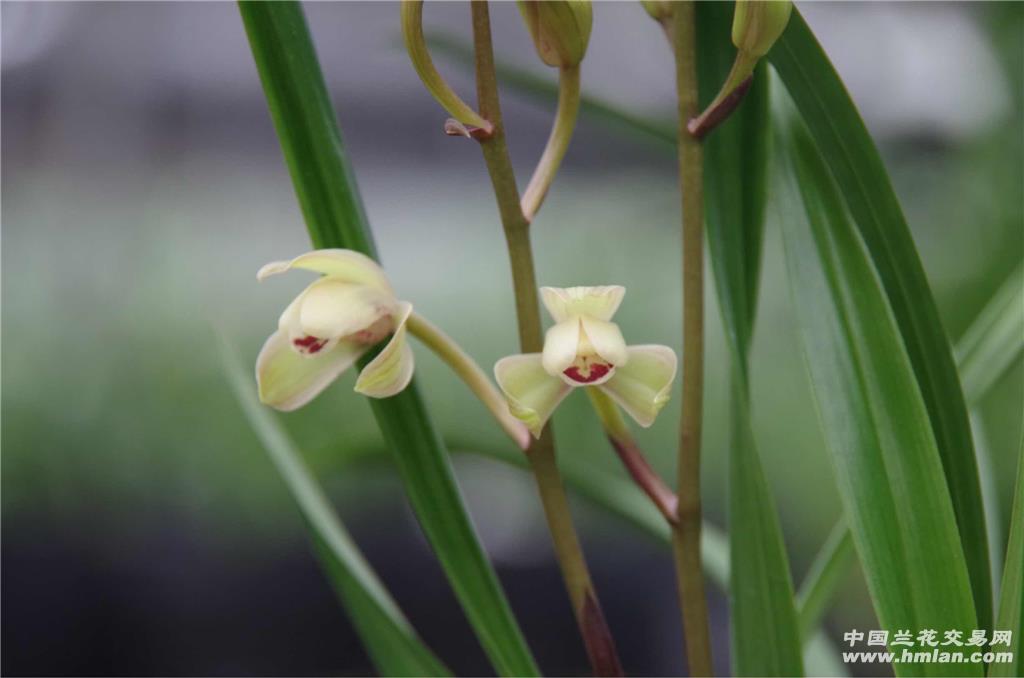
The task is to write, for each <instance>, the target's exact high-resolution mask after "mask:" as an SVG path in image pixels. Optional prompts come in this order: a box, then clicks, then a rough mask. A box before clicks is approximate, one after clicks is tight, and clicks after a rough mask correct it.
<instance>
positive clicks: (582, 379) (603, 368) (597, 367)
mask: <svg viewBox="0 0 1024 678" xmlns="http://www.w3.org/2000/svg"><path fill="white" fill-rule="evenodd" d="M613 367H614V365H602V364H601V363H595V364H593V365H591V366H590V374H588V375H587V376H583V375H582V374H580V369H579V368H578V367H576V366H575V365H573V366H572V367H570V368H569V369H567V370H565V372H563V374H564V375H565V376H567V377H569V378H570V379H572V380H573V381H578V382H579V383H581V384H590V383H593V382H595V381H597V380H598V379H600V378H601V377H603V376H605V375H606V374H608V372H610V371H611V369H612V368H613Z"/></svg>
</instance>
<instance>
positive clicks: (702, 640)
mask: <svg viewBox="0 0 1024 678" xmlns="http://www.w3.org/2000/svg"><path fill="white" fill-rule="evenodd" d="M667 33H668V34H670V35H671V36H672V38H673V39H674V42H673V47H674V50H673V51H674V52H675V59H676V92H677V96H678V102H679V103H678V106H679V110H678V116H679V137H678V138H679V189H680V193H681V197H682V202H683V376H682V380H683V405H682V419H681V421H680V427H679V463H678V469H677V472H678V490H677V491H678V493H679V504H678V509H677V511H676V517H677V521H678V522H677V524H676V526H675V529H674V530H673V533H672V550H673V554H674V555H675V563H676V578H677V580H678V587H679V603H680V606H681V608H682V611H683V636H684V641H685V643H686V656H687V660H688V661H689V665H690V675H692V676H709V675H711V673H712V664H711V632H710V629H709V623H708V607H707V600H706V598H705V594H704V575H703V572H702V571H701V566H700V528H701V503H700V443H701V418H702V415H703V399H704V194H703V182H704V179H703V173H704V172H703V162H704V158H703V151H702V149H701V144H700V141H699V140H698V139H696V138H694V137H692V136H690V135H689V134H687V131H686V123H687V121H688V120H690V118H692V117H693V116H694V115H695V114H696V112H697V44H696V42H697V41H696V29H695V17H694V2H693V0H684V1H683V2H678V3H676V4H675V5H674V11H673V17H672V30H671V31H667Z"/></svg>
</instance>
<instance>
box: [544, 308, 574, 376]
mask: <svg viewBox="0 0 1024 678" xmlns="http://www.w3.org/2000/svg"><path fill="white" fill-rule="evenodd" d="M579 346H580V321H579V319H577V318H570V319H569V320H564V321H562V322H560V323H558V324H557V325H554V326H553V327H552V328H551V329H549V330H548V332H547V334H546V335H545V336H544V353H543V363H542V364H543V365H544V369H545V370H547V372H548V374H550V375H551V376H558V375H560V374H561V373H562V372H563V371H565V369H566V368H568V367H569V366H570V365H572V363H573V361H574V360H576V353H577V352H578V350H579Z"/></svg>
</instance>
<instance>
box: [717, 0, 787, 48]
mask: <svg viewBox="0 0 1024 678" xmlns="http://www.w3.org/2000/svg"><path fill="white" fill-rule="evenodd" d="M792 11H793V3H792V2H791V1H790V0H736V13H735V14H734V15H733V18H732V42H733V44H734V45H736V48H737V49H739V50H740V51H742V52H746V53H747V54H749V55H751V56H752V57H754V58H757V59H760V58H761V57H763V56H764V55H765V54H767V53H768V50H770V49H771V48H772V45H774V44H775V41H776V40H778V39H779V36H780V35H782V31H784V30H786V24H787V23H788V22H789V15H790V13H791V12H792Z"/></svg>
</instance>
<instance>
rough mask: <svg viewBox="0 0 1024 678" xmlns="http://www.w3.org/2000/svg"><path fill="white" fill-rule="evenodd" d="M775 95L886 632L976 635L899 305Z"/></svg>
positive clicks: (804, 272) (839, 441) (815, 321)
mask: <svg viewBox="0 0 1024 678" xmlns="http://www.w3.org/2000/svg"><path fill="white" fill-rule="evenodd" d="M777 100H778V102H779V105H778V106H777V107H775V108H774V109H773V114H774V118H775V119H776V120H777V124H776V129H777V130H778V136H777V143H776V148H777V149H778V154H779V157H780V159H781V161H782V162H781V165H782V168H781V169H782V172H781V174H782V176H783V177H784V178H785V186H784V187H783V188H784V192H783V195H784V196H785V198H786V202H785V203H784V205H782V207H789V208H790V209H788V210H787V211H786V212H785V213H784V214H783V215H782V217H781V222H782V231H783V240H784V243H785V251H786V267H787V270H788V272H789V279H790V287H791V289H792V295H793V298H794V302H795V305H796V307H797V311H798V317H799V321H800V323H799V324H800V334H801V337H802V343H803V346H804V354H805V358H806V360H807V366H808V372H809V375H810V378H811V383H812V386H813V388H814V393H815V400H816V402H817V409H818V414H819V417H820V419H821V423H822V427H823V430H824V433H825V439H826V442H827V443H828V447H829V450H830V452H831V453H832V457H833V461H834V464H835V467H836V472H837V477H838V481H839V483H838V484H839V490H840V495H841V498H842V500H843V506H844V509H845V515H846V517H847V520H848V521H849V523H850V528H851V530H852V533H853V540H854V543H855V545H856V546H857V551H858V553H859V555H860V559H861V562H862V564H863V567H864V572H865V575H866V577H867V581H868V588H869V590H870V592H871V595H872V600H873V601H874V604H875V610H876V612H877V614H878V618H879V621H880V622H881V625H882V628H886V629H891V630H897V629H916V630H920V629H926V628H932V629H943V630H948V629H960V630H964V631H969V630H971V629H973V628H975V627H976V625H977V621H976V617H975V611H974V603H973V598H972V594H971V588H970V580H969V578H968V571H967V566H966V563H965V560H964V553H963V548H962V546H961V543H960V536H959V533H958V531H957V529H956V521H955V515H954V513H953V506H952V503H951V501H950V495H949V491H948V489H947V486H946V479H945V476H944V474H943V469H942V461H941V458H940V457H939V453H938V449H937V446H936V442H935V436H934V434H933V432H932V426H931V422H930V420H929V417H928V411H927V409H926V407H925V405H924V401H923V398H922V395H921V391H920V390H919V388H918V384H917V380H916V379H915V374H914V370H913V367H912V366H911V362H910V358H909V356H908V354H907V350H906V348H905V346H904V343H903V341H902V338H901V335H900V330H899V326H898V324H897V322H896V318H895V316H894V312H893V310H892V308H891V307H890V305H889V303H888V299H887V297H886V294H885V290H884V288H883V286H882V281H881V279H880V277H879V275H878V274H877V273H876V271H875V269H874V268H873V267H872V265H871V260H870V259H869V254H868V250H867V247H866V246H865V243H864V241H863V240H861V239H860V237H859V234H858V232H857V231H856V230H855V229H854V227H853V225H852V224H851V223H850V220H849V217H848V216H847V212H846V207H845V205H844V203H843V200H842V198H841V194H840V192H839V188H838V187H837V185H836V183H835V182H834V181H833V179H832V174H831V173H830V172H829V169H828V167H827V166H826V164H825V162H824V160H823V159H822V157H821V156H820V155H819V153H818V149H817V148H816V147H815V144H814V141H813V140H812V138H811V136H810V134H809V133H808V131H807V128H806V127H804V125H803V123H802V122H801V120H800V119H799V118H798V116H797V114H796V111H795V109H794V108H793V106H792V104H791V103H790V102H789V101H788V100H787V99H785V98H784V96H783V95H779V96H778V97H777ZM801 203H802V206H803V209H802V210H801V209H799V208H798V207H797V206H798V205H800V204H801ZM986 574H987V573H986ZM893 668H894V669H895V670H896V672H897V674H898V675H941V674H945V673H947V672H949V671H950V670H951V665H941V664H896V665H894V667H893ZM956 672H957V673H960V674H968V675H978V674H979V667H978V665H971V664H959V665H956Z"/></svg>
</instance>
